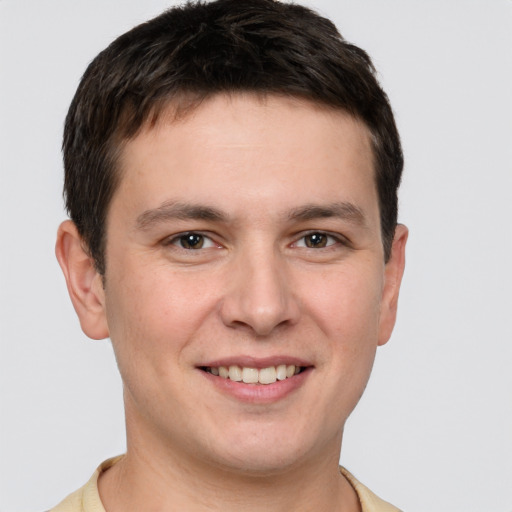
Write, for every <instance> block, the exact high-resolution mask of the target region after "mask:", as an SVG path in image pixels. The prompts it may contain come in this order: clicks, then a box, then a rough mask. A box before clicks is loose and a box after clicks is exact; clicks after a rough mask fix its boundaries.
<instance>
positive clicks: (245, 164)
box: [101, 95, 403, 472]
mask: <svg viewBox="0 0 512 512" xmlns="http://www.w3.org/2000/svg"><path fill="white" fill-rule="evenodd" d="M120 165H121V169H122V179H121V183H120V187H119V189H118V190H117V191H116V193H115V195H114V198H113V200H112V204H111V207H110V210H109V216H108V223H107V248H106V262H107V266H106V276H105V279H106V280H105V290H104V292H102V293H104V296H103V298H102V299H101V302H102V304H103V306H102V308H103V314H104V315H105V319H106V323H107V324H108V331H109V335H110V337H111V339H112V343H113V346H114V350H115V353H116V357H117V361H118V364H119V368H120V371H121V375H122V378H123V381H124V385H125V402H126V413H127V425H128V446H129V447H130V443H132V444H139V445H140V446H144V443H146V444H147V445H148V446H149V445H151V446H160V447H163V448H162V449H164V450H166V449H168V450H171V451H172V452H173V453H174V454H176V453H179V454H182V455H183V456H184V457H188V458H189V459H194V460H197V461H200V462H201V463H203V464H214V465H217V466H218V467H223V468H228V469H229V468H235V469H244V470H246V471H255V472H258V471H266V472H268V471H278V470H279V469H282V468H289V467H293V465H297V464H301V463H306V462H308V463H310V462H311V461H312V460H315V458H318V459H320V458H322V457H325V454H326V453H331V454H332V453H333V452H334V453H335V454H336V455H335V456H336V457H337V450H339V445H340V443H341V435H342V429H343V425H344V423H345V420H346V418H347V417H348V415H349V414H350V412H351V411H352V409H353V408H354V406H355V404H356V403H357V401H358V399H359V397H360V395H361V393H362V391H363V389H364V387H365V385H366V383H367V380H368V377H369V374H370V370H371V366H372V363H373V359H374V355H375V351H376V347H377V345H378V344H379V343H384V342H385V341H387V338H388V337H389V334H390V332H391V328H392V325H393V322H394V304H395V303H396V294H397V289H398V286H397V281H399V277H397V276H399V275H401V270H400V268H398V267H400V265H402V264H401V263H400V262H399V263H398V265H397V264H395V263H394V262H395V261H396V257H395V258H392V259H391V261H390V263H388V264H387V265H385V264H384V256H383V248H382V240H381V234H380V221H379V210H378V200H377V192H376V188H375V183H374V178H373V162H372V153H371V148H370V143H369V136H368V132H367V130H366V128H365V127H364V126H363V125H362V124H361V123H359V122H358V121H356V120H354V119H353V118H352V117H350V116H349V115H347V114H345V113H343V112H338V111H332V110H328V109H325V108H321V107H319V106H315V105H314V104H312V103H309V102H306V101H301V100H297V99H287V98H282V97H273V96H270V97H267V98H266V99H261V98H257V97H254V96H250V95H246V96H242V95H240V96H236V95H235V96H232V97H227V96H223V95H220V96H216V97H214V98H213V99H210V100H208V101H206V102H205V103H204V104H202V105H201V106H200V107H199V108H198V109H197V110H195V111H194V112H193V113H191V114H190V115H188V116H187V117H186V118H185V119H184V120H180V121H171V120H170V117H168V118H167V119H166V118H165V117H164V118H163V119H161V120H160V122H159V123H158V125H157V126H156V127H153V128H151V129H147V130H144V131H142V132H141V133H140V134H139V135H138V136H137V137H136V138H135V139H133V140H132V141H130V142H128V143H127V145H126V147H125V149H124V152H123V155H122V160H121V164H120ZM402 252H403V251H402ZM393 265H394V266H393ZM395 267H396V268H395ZM397 269H398V270H397ZM240 378H241V379H242V380H241V381H240V380H239V379H240ZM255 381H256V382H255Z"/></svg>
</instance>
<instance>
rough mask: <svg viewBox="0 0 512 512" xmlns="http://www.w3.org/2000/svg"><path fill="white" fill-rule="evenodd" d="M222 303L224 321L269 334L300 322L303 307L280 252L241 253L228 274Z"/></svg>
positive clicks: (233, 325) (231, 324)
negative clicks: (300, 305) (295, 292)
mask: <svg viewBox="0 0 512 512" xmlns="http://www.w3.org/2000/svg"><path fill="white" fill-rule="evenodd" d="M227 279H228V286H227V293H226V294H225V296H224V297H223V301H222V304H221V316H222V321H223V322H224V324H225V325H227V326H229V327H233V328H245V329H249V330H251V331H252V332H253V334H255V335H256V336H261V337H263V336H268V335H270V334H271V333H272V332H273V331H275V330H276V329H278V328H282V327H283V326H290V325H294V324H296V323H297V321H298V319H299V315H300V307H299V302H298V300H297V298H296V297H295V295H294V293H293V285H292V282H291V279H290V276H289V273H288V272H287V269H286V264H285V262H284V261H283V258H282V257H281V256H280V255H278V254H273V253H271V252H270V253H263V252H262V251H260V252H259V253H255V252H254V251H253V252H252V254H247V253H245V254H240V255H239V256H238V258H237V260H236V261H235V262H233V266H232V267H231V270H230V274H229V276H228V278H227Z"/></svg>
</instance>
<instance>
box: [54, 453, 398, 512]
mask: <svg viewBox="0 0 512 512" xmlns="http://www.w3.org/2000/svg"><path fill="white" fill-rule="evenodd" d="M119 459H120V457H114V458H113V459H108V460H106V461H105V462H104V463H103V464H101V465H100V467H99V468H98V469H97V470H96V471H95V472H94V474H93V475H92V477H91V479H90V480H89V481H88V482H87V483H86V484H85V485H84V486H83V487H82V488H81V489H78V491H75V492H74V493H73V494H70V495H69V496H68V497H67V498H66V499H65V500H64V501H62V502H61V503H60V504H59V505H57V506H56V507H55V508H52V509H51V510H50V511H48V512H105V508H104V507H103V504H102V503H101V499H100V495H99V492H98V477H99V476H100V474H101V473H103V472H104V471H106V470H107V469H108V468H110V467H111V466H112V465H113V464H115V463H116V462H117V461H118V460H119ZM340 471H341V473H342V474H343V475H344V476H345V477H346V478H347V480H348V481H349V482H350V484H351V485H352V487H353V488H354V490H355V491H356V493H357V496H358V497H359V501H360V503H361V509H362V511H363V512H400V510H399V509H398V508H396V507H394V506H393V505H391V504H390V503H388V502H387V501H384V500H381V499H380V498H379V497H378V496H376V495H375V494H373V492H371V491H370V490H369V489H368V488H366V487H365V486H364V485H363V484H362V483H360V482H358V481H357V480H356V479H355V478H354V477H353V476H352V475H351V474H350V473H349V472H348V471H347V470H346V469H345V468H341V467H340Z"/></svg>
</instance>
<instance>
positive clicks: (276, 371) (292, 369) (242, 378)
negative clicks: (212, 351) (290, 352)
mask: <svg viewBox="0 0 512 512" xmlns="http://www.w3.org/2000/svg"><path fill="white" fill-rule="evenodd" d="M207 371H209V372H210V373H211V374H212V375H215V376H219V377H222V378H223V379H230V380H233V381H235V382H244V383H245V384H273V383H274V382H276V381H278V380H285V379H289V378H290V377H293V376H294V375H297V374H298V373H300V371H301V367H300V366H295V365H294V364H289V365H286V364H280V365H278V366H269V367H267V368H262V369H261V370H258V369H257V368H251V367H240V366H238V365H236V364H234V365H231V366H229V367H227V366H219V367H218V368H217V367H214V366H211V367H208V368H207Z"/></svg>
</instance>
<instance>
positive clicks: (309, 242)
mask: <svg viewBox="0 0 512 512" xmlns="http://www.w3.org/2000/svg"><path fill="white" fill-rule="evenodd" d="M327 239H328V236H327V235H325V234H323V233H312V234H311V235H306V236H305V237H304V243H305V245H306V247H309V248H311V249H318V248H322V247H327Z"/></svg>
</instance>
